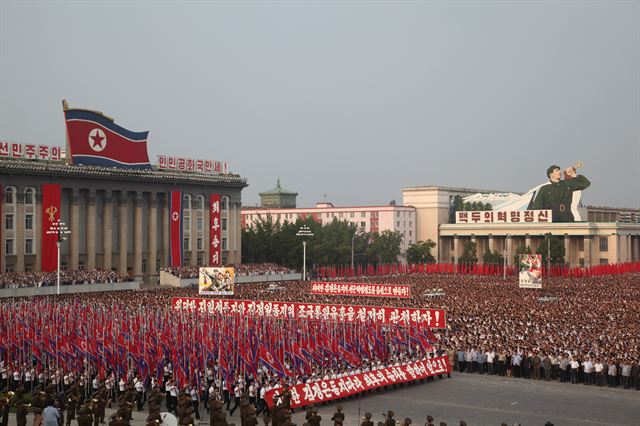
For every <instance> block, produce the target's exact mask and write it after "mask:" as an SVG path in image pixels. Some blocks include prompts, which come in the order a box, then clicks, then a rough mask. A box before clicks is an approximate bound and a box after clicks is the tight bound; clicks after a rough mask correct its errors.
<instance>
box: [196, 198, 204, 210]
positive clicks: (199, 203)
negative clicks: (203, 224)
mask: <svg viewBox="0 0 640 426" xmlns="http://www.w3.org/2000/svg"><path fill="white" fill-rule="evenodd" d="M196 208H197V209H198V210H203V209H204V197H203V196H202V195H198V196H197V197H196Z"/></svg>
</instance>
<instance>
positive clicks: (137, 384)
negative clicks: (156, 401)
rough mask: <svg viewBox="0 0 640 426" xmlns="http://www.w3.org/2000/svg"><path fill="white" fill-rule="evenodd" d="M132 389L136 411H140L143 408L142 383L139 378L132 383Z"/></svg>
mask: <svg viewBox="0 0 640 426" xmlns="http://www.w3.org/2000/svg"><path fill="white" fill-rule="evenodd" d="M133 388H134V389H135V391H136V403H137V405H138V411H142V409H143V407H144V383H143V382H142V379H141V378H140V377H136V378H135V379H134V381H133Z"/></svg>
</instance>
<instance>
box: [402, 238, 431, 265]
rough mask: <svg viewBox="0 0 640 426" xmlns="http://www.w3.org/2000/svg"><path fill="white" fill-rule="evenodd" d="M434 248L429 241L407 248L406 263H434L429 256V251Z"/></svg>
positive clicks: (419, 242)
mask: <svg viewBox="0 0 640 426" xmlns="http://www.w3.org/2000/svg"><path fill="white" fill-rule="evenodd" d="M435 246H436V243H434V242H433V241H431V240H427V241H418V242H416V243H414V244H411V245H409V247H408V248H407V252H406V253H405V254H406V257H407V262H408V263H428V262H435V261H436V259H435V257H433V254H431V249H433V248H434V247H435Z"/></svg>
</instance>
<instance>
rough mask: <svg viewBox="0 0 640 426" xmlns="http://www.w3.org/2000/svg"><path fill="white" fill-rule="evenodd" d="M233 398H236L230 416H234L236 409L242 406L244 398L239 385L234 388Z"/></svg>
mask: <svg viewBox="0 0 640 426" xmlns="http://www.w3.org/2000/svg"><path fill="white" fill-rule="evenodd" d="M233 397H234V401H233V407H232V408H231V411H229V415H230V416H233V412H234V411H236V408H238V407H239V406H240V397H242V388H241V387H240V385H239V384H238V383H236V385H235V387H234V388H233Z"/></svg>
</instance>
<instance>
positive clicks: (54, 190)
mask: <svg viewBox="0 0 640 426" xmlns="http://www.w3.org/2000/svg"><path fill="white" fill-rule="evenodd" d="M61 194H62V188H61V186H60V185H58V184H55V183H52V184H44V185H42V262H41V269H42V272H52V271H55V270H57V269H58V244H57V243H58V235H57V234H48V233H47V231H49V230H50V229H51V225H53V224H54V223H56V222H59V221H60V197H61Z"/></svg>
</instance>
